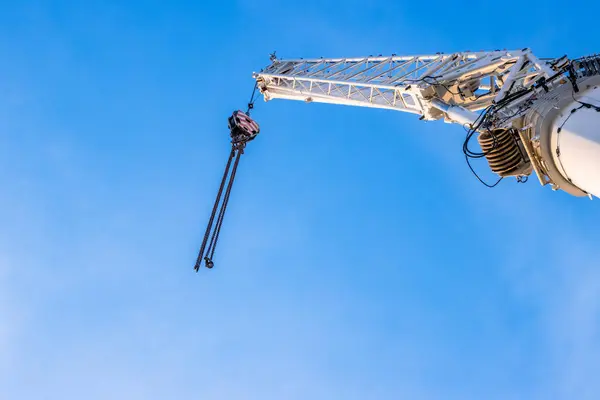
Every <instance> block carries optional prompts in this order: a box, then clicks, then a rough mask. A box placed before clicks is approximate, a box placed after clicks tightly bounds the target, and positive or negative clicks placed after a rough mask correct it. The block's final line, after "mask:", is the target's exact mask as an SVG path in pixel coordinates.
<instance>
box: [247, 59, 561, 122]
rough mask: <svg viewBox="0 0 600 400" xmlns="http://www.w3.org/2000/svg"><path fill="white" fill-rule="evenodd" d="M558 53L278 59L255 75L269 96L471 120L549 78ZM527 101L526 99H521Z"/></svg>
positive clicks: (261, 88) (431, 118)
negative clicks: (545, 56) (552, 57)
mask: <svg viewBox="0 0 600 400" xmlns="http://www.w3.org/2000/svg"><path fill="white" fill-rule="evenodd" d="M556 65H557V60H544V61H541V60H540V59H538V58H537V57H536V56H534V55H533V53H532V52H531V51H530V50H528V49H523V50H515V51H490V52H461V53H453V54H434V55H415V56H396V55H392V56H389V57H382V56H378V57H359V58H330V59H326V58H320V59H288V60H284V59H277V58H275V57H272V59H271V64H270V65H269V66H267V67H266V68H265V69H264V70H263V71H261V72H259V73H255V74H254V78H255V79H256V81H257V84H258V88H259V90H260V91H261V93H262V94H263V96H264V99H265V101H268V100H271V99H276V98H279V99H289V100H303V101H306V102H321V103H331V104H344V105H353V106H362V107H374V108H384V109H391V110H398V111H405V112H409V113H413V114H418V115H420V116H421V118H422V119H425V120H436V119H440V118H445V119H446V121H448V122H456V123H460V124H465V123H472V122H473V121H474V120H475V119H476V118H477V113H476V112H477V111H479V110H482V109H485V108H487V107H489V106H490V105H492V104H494V103H497V102H499V101H501V100H503V99H505V98H508V97H509V96H510V95H511V94H513V93H515V92H517V91H519V90H522V89H524V88H528V87H531V86H532V85H534V84H535V83H536V82H538V81H539V79H540V78H542V77H543V78H544V79H548V78H550V77H551V76H552V75H553V74H554V70H556ZM520 100H521V101H524V100H525V99H523V98H521V99H520Z"/></svg>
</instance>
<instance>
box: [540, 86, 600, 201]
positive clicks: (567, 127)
mask: <svg viewBox="0 0 600 400" xmlns="http://www.w3.org/2000/svg"><path fill="white" fill-rule="evenodd" d="M575 99H577V100H579V101H580V102H581V103H580V102H577V101H573V102H572V103H570V104H569V105H567V106H566V107H564V108H563V109H562V111H561V112H560V114H559V115H557V116H556V118H555V119H554V121H553V123H552V128H551V129H552V131H551V137H550V145H551V149H552V157H553V161H554V164H555V166H556V168H557V169H558V171H559V172H560V173H561V175H562V176H563V177H564V178H565V179H566V180H568V181H569V182H571V183H572V184H573V185H575V186H577V187H578V188H580V189H581V190H583V191H585V192H587V193H589V194H592V195H594V196H596V197H600V112H598V111H596V109H597V108H599V109H600V100H599V99H600V88H591V89H589V90H587V91H585V92H582V93H576V94H575ZM582 103H586V104H591V105H592V106H593V107H592V108H587V107H585V106H583V107H582V105H583V104H582Z"/></svg>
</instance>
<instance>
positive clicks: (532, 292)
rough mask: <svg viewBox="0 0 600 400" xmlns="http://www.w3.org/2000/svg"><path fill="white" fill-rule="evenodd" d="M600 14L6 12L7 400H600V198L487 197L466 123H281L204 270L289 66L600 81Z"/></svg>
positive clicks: (507, 190) (172, 5)
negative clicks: (207, 234)
mask: <svg viewBox="0 0 600 400" xmlns="http://www.w3.org/2000/svg"><path fill="white" fill-rule="evenodd" d="M599 11H600V6H598V5H597V2H592V1H588V2H583V3H582V2H579V3H577V7H576V8H575V7H572V6H571V5H569V4H566V3H564V2H558V1H546V2H544V3H543V4H540V5H527V6H526V5H525V3H523V2H521V1H504V2H501V3H498V2H494V3H491V2H487V3H483V2H482V3H481V4H474V3H473V2H470V1H461V0H459V1H455V2H437V1H429V2H426V3H422V2H410V3H409V2H403V1H397V2H393V1H354V0H348V1H345V2H339V3H337V4H336V3H331V2H327V1H312V0H307V1H302V2H289V1H286V2H283V1H282V2H258V1H251V0H247V1H237V2H224V1H223V2H214V3H209V2H207V3H204V4H201V3H200V2H197V1H196V2H192V1H189V2H183V1H143V2H142V1H104V2H102V1H94V0H90V1H85V2H84V1H18V2H5V4H4V5H3V7H2V12H1V13H0V60H1V62H0V182H2V189H1V196H0V226H1V228H0V398H2V399H6V400H23V399H36V400H37V399H60V400H70V399H203V400H204V399H206V400H219V399H261V400H269V399H276V400H279V399H312V400H318V399H324V400H330V399H344V400H351V399H410V400H420V399H503V400H506V399H598V398H600V380H599V379H598V371H599V370H600V265H599V261H598V260H599V253H600V249H599V248H598V241H599V239H600V233H599V232H598V229H597V221H598V218H599V217H600V201H598V200H597V199H596V200H595V201H589V200H587V199H580V198H574V197H569V196H568V195H566V194H564V193H553V192H552V191H551V190H550V189H549V188H542V187H540V186H539V184H538V183H537V182H536V180H535V179H532V180H530V182H529V183H527V184H525V185H520V184H517V183H515V182H514V181H513V180H511V181H506V182H503V183H501V184H500V185H499V186H498V187H497V188H496V189H493V190H490V189H487V188H485V187H483V186H482V185H481V184H479V183H478V182H477V181H476V180H475V178H474V177H473V176H472V175H471V173H470V172H469V170H468V169H467V166H466V165H465V163H464V157H463V155H462V152H461V145H462V142H463V140H464V131H463V130H462V128H461V127H460V126H455V125H447V124H444V123H442V122H430V123H424V122H421V121H418V120H417V118H416V117H415V116H413V115H410V114H402V113H397V112H393V111H384V110H371V109H361V108H353V107H343V106H333V105H323V104H310V105H307V104H304V103H301V102H286V101H273V102H270V103H267V104H265V103H264V102H262V100H261V101H259V102H258V103H257V108H256V111H255V114H254V116H255V117H256V118H257V120H258V121H259V123H260V124H261V128H262V133H261V135H260V137H259V138H258V139H257V140H256V141H254V142H252V143H251V145H249V147H248V150H247V152H246V155H245V156H244V158H243V159H242V164H241V166H240V170H239V174H238V181H237V185H236V186H235V187H234V191H233V194H232V198H231V202H230V206H229V213H228V215H227V218H226V220H225V224H224V227H223V232H222V236H221V241H220V244H219V248H218V252H217V257H216V260H215V263H216V267H215V268H214V269H213V270H211V271H208V270H206V269H203V270H201V272H200V273H199V274H196V273H194V271H193V269H192V267H193V264H194V261H195V258H196V254H197V250H198V247H199V244H200V241H201V237H202V235H203V231H204V228H205V224H206V221H207V218H208V216H209V211H210V208H211V205H212V202H213V201H214V195H215V194H216V189H217V186H218V183H219V179H220V176H221V174H222V169H223V167H224V163H225V161H226V157H227V154H228V151H229V150H228V149H229V143H228V131H227V123H226V119H227V117H228V115H229V114H230V113H231V112H232V111H233V110H234V109H237V108H243V107H245V103H246V102H247V99H248V97H249V94H250V91H251V89H252V85H253V81H252V79H251V73H252V72H253V71H257V70H259V69H260V68H262V67H264V66H266V65H267V64H268V62H269V60H268V57H269V53H270V52H272V51H273V50H277V51H278V55H279V56H281V57H320V56H331V57H340V56H363V55H370V54H373V55H376V54H391V53H396V54H413V53H420V54H423V53H435V52H438V51H444V52H452V51H460V50H483V49H497V48H509V49H510V48H523V47H530V48H532V49H533V50H534V52H535V53H536V54H537V55H539V56H542V57H554V56H557V57H558V56H562V55H563V54H568V55H570V56H572V57H577V56H581V55H586V54H588V53H593V52H598V51H600V48H599V44H598V40H597V38H598V30H597V25H598V23H597V15H598V12H599ZM476 167H477V168H478V169H480V170H485V169H486V165H485V163H482V164H477V165H476Z"/></svg>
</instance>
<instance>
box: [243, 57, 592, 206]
mask: <svg viewBox="0 0 600 400" xmlns="http://www.w3.org/2000/svg"><path fill="white" fill-rule="evenodd" d="M254 78H255V79H256V83H257V87H258V89H259V91H260V93H262V95H263V96H264V99H265V101H267V100H271V99H289V100H302V101H305V102H318V103H330V104H342V105H353V106H361V107H373V108H384V109H390V110H397V111H404V112H409V113H412V114H417V115H419V117H420V119H423V120H429V121H431V120H438V119H443V120H444V121H446V122H450V123H457V124H460V125H462V126H463V127H465V129H467V130H468V133H467V139H466V140H465V144H464V145H463V151H464V152H465V156H466V157H467V161H468V160H469V159H470V158H486V159H487V161H488V164H489V166H490V168H491V169H492V171H493V172H494V173H496V174H498V175H499V176H500V177H516V178H517V179H518V180H519V181H523V180H524V179H523V178H525V177H528V176H529V175H532V174H534V175H536V177H537V178H538V180H539V182H540V183H541V184H542V185H550V186H551V187H552V188H553V189H555V190H557V189H562V190H564V191H566V192H568V193H570V194H572V195H575V196H586V195H595V196H600V130H599V129H598V128H597V127H598V126H600V112H599V111H600V89H599V88H600V56H590V57H583V58H579V59H573V60H572V59H569V58H568V57H567V56H563V57H560V58H538V57H537V56H535V55H534V54H533V53H532V52H531V50H529V49H521V50H513V51H507V50H495V51H487V52H486V51H482V52H458V53H452V54H442V53H438V54H434V55H414V56H396V55H392V56H389V57H383V56H378V57H357V58H331V59H326V58H319V59H287V60H284V59H277V58H275V57H273V58H272V59H271V64H270V65H269V66H267V67H266V68H265V69H264V70H262V71H261V72H259V73H255V74H254ZM474 135H477V139H478V142H479V144H480V147H481V152H474V151H473V150H471V148H470V147H469V140H470V139H471V138H472V136H474Z"/></svg>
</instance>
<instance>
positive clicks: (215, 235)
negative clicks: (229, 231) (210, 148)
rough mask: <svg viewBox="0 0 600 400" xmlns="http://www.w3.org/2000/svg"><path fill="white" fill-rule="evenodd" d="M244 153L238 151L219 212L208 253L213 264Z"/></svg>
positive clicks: (208, 260) (208, 257) (207, 256)
mask: <svg viewBox="0 0 600 400" xmlns="http://www.w3.org/2000/svg"><path fill="white" fill-rule="evenodd" d="M242 153H243V151H242V150H241V149H238V150H237V156H236V157H235V162H234V164H233V169H232V170H231V177H230V178H229V183H228V185H227V189H226V190H225V196H224V197H223V204H222V205H221V210H220V212H219V217H218V218H217V223H216V225H215V230H214V232H213V235H212V238H211V241H210V244H209V246H208V249H207V251H206V254H207V255H206V258H205V260H206V262H207V263H209V262H212V259H213V256H214V255H215V249H216V248H217V242H218V241H219V235H220V233H221V226H222V225H223V219H224V217H225V211H226V210H227V204H228V203H229V196H230V195H231V188H232V187H233V181H234V180H235V175H236V172H237V168H238V164H239V163H240V157H241V155H242Z"/></svg>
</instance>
